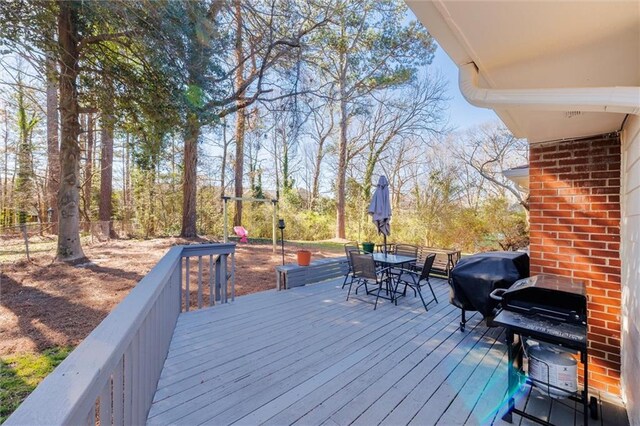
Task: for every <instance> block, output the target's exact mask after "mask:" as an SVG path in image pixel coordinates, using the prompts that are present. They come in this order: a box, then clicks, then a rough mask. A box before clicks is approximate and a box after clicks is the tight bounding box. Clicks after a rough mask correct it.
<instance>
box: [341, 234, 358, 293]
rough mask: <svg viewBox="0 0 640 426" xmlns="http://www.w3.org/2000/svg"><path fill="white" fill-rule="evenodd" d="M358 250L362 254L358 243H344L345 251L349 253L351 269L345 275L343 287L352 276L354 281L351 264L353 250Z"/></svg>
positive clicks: (348, 258) (348, 259) (348, 260)
mask: <svg viewBox="0 0 640 426" xmlns="http://www.w3.org/2000/svg"><path fill="white" fill-rule="evenodd" d="M352 251H353V252H356V253H358V254H360V249H359V248H358V243H357V242H356V243H355V245H353V244H345V245H344V253H345V254H346V255H347V264H348V265H349V270H348V271H347V274H346V275H345V276H344V282H343V283H342V288H344V286H345V285H347V280H348V279H349V278H351V282H353V265H352V264H351V252H352Z"/></svg>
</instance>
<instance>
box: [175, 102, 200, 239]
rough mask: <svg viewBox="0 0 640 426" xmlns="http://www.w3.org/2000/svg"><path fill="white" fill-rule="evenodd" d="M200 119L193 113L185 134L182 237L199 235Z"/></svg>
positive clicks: (189, 118)
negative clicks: (198, 174)
mask: <svg viewBox="0 0 640 426" xmlns="http://www.w3.org/2000/svg"><path fill="white" fill-rule="evenodd" d="M199 137H200V121H199V120H198V117H197V116H196V115H195V114H194V113H191V114H190V115H189V117H188V119H187V125H186V129H185V134H184V175H183V183H182V232H181V233H180V236H181V237H187V238H192V237H196V236H197V235H198V233H197V229H196V191H197V187H196V184H197V182H196V178H197V170H198V138H199Z"/></svg>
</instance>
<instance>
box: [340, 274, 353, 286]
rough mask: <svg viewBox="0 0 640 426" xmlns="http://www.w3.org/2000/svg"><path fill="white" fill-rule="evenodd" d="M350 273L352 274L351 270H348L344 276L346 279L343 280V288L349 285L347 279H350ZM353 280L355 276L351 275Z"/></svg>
mask: <svg viewBox="0 0 640 426" xmlns="http://www.w3.org/2000/svg"><path fill="white" fill-rule="evenodd" d="M349 275H351V272H347V275H345V276H344V281H343V282H342V288H343V289H344V286H345V285H347V279H349ZM351 280H353V277H351Z"/></svg>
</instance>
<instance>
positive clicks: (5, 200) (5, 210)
mask: <svg viewBox="0 0 640 426" xmlns="http://www.w3.org/2000/svg"><path fill="white" fill-rule="evenodd" d="M3 171H4V179H3V182H2V209H1V210H0V215H1V216H2V217H3V221H2V225H5V226H6V225H8V224H9V223H10V221H9V197H8V195H9V115H8V112H7V107H6V106H5V108H4V170H3Z"/></svg>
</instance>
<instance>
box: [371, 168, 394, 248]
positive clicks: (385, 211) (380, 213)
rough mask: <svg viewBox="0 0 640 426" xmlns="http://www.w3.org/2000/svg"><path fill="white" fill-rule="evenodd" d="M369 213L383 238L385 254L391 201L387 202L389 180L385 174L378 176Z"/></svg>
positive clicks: (389, 227) (389, 231)
mask: <svg viewBox="0 0 640 426" xmlns="http://www.w3.org/2000/svg"><path fill="white" fill-rule="evenodd" d="M369 214H370V215H371V216H372V219H373V223H374V224H375V225H376V228H377V229H378V233H380V234H382V235H383V238H384V254H385V255H386V254H387V236H388V235H389V234H390V233H391V226H390V224H389V221H390V220H391V203H390V202H389V181H387V178H386V176H380V178H379V179H378V185H377V186H376V190H375V192H374V193H373V198H371V203H370V204H369Z"/></svg>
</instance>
